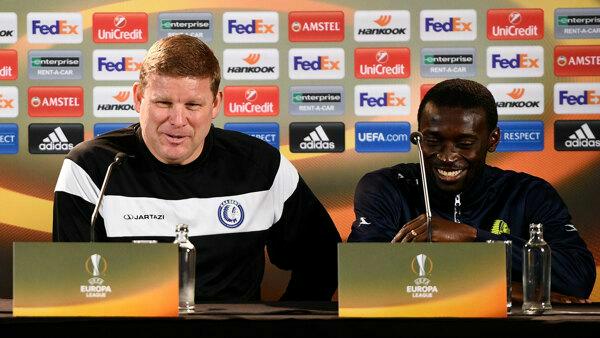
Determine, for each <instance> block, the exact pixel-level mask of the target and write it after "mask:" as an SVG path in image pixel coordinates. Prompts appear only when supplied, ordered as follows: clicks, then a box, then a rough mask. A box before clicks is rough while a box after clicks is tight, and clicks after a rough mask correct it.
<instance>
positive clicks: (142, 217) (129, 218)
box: [123, 214, 165, 221]
mask: <svg viewBox="0 0 600 338" xmlns="http://www.w3.org/2000/svg"><path fill="white" fill-rule="evenodd" d="M123 219H124V220H126V221H139V220H162V219H165V215H164V214H125V215H123Z"/></svg>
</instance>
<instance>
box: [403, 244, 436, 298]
mask: <svg viewBox="0 0 600 338" xmlns="http://www.w3.org/2000/svg"><path fill="white" fill-rule="evenodd" d="M410 268H411V270H412V272H414V274H415V275H417V279H415V281H414V283H415V285H408V286H406V292H407V293H409V294H411V295H412V297H413V298H432V297H433V295H434V294H435V293H437V292H438V289H437V286H435V285H429V284H430V283H431V280H430V279H429V278H427V276H430V275H431V272H432V271H433V261H432V260H431V258H429V257H428V256H427V255H425V254H418V255H416V256H415V257H414V258H413V259H412V262H411V263H410Z"/></svg>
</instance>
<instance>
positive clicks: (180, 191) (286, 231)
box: [52, 124, 341, 301]
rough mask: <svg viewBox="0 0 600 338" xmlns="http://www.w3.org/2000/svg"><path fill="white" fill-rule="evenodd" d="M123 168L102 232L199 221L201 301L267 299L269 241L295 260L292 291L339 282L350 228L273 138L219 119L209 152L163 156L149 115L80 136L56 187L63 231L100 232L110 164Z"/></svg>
mask: <svg viewBox="0 0 600 338" xmlns="http://www.w3.org/2000/svg"><path fill="white" fill-rule="evenodd" d="M118 152H123V153H126V154H128V155H133V156H134V158H130V159H128V160H127V161H126V162H125V163H123V164H122V165H121V166H119V167H117V168H115V171H113V174H112V177H111V179H110V183H109V184H108V187H107V189H106V196H105V198H104V200H103V202H102V207H101V209H100V217H99V218H98V222H97V224H96V231H95V237H96V239H97V240H98V241H109V242H113V241H114V242H129V241H132V240H133V239H156V240H158V241H159V242H172V241H173V239H174V236H175V225H176V224H178V223H185V224H188V225H189V235H190V239H191V241H192V243H193V244H194V246H195V247H196V252H197V253H196V256H197V257H196V301H249V300H250V301H253V300H259V299H260V285H261V281H262V277H263V272H264V265H265V258H264V248H265V246H266V247H267V251H268V254H269V258H270V260H271V262H272V263H273V264H275V265H276V266H278V267H279V268H282V269H286V270H292V277H291V280H290V282H289V284H288V287H287V290H286V292H285V294H284V295H283V297H282V300H329V299H331V296H332V295H333V293H334V291H335V289H336V286H337V285H336V284H337V268H336V251H337V243H338V242H340V241H341V239H340V236H339V234H338V232H337V230H336V228H335V225H334V224H333V222H332V220H331V218H330V217H329V215H328V213H327V211H326V210H325V208H324V207H323V206H322V205H321V203H320V202H319V201H318V200H317V198H316V197H315V196H314V194H313V193H312V192H311V190H310V189H309V188H308V186H307V185H306V183H305V182H304V180H303V179H302V178H301V177H300V176H299V174H298V171H297V170H296V168H294V166H293V165H292V164H291V163H290V162H289V161H288V160H287V159H286V158H285V157H283V156H282V155H281V154H280V153H279V152H278V151H277V150H276V149H275V148H273V147H271V146H270V145H268V144H267V143H265V142H263V141H261V140H258V139H256V138H253V137H251V136H247V135H244V134H241V133H237V132H232V131H226V130H222V129H218V128H215V127H211V130H210V132H209V134H208V136H207V137H206V140H205V143H204V149H203V151H202V154H201V155H200V156H199V157H198V158H197V159H196V160H195V161H193V162H192V163H190V164H187V165H168V164H164V163H162V162H160V161H158V160H157V159H156V158H155V157H154V156H153V155H152V154H151V153H150V151H149V150H148V148H147V147H146V145H145V144H144V142H143V140H142V137H141V130H140V126H139V124H135V125H132V126H130V127H128V128H125V129H121V130H117V131H114V132H110V133H107V134H104V135H102V136H100V137H98V138H96V139H93V140H90V141H87V142H83V143H81V144H79V145H78V146H76V147H75V148H74V149H73V150H72V151H71V152H70V153H69V154H68V155H67V157H66V159H65V161H64V163H63V166H62V169H61V172H60V175H59V178H58V182H57V184H56V188H55V195H54V224H53V234H52V236H53V240H54V241H67V242H84V241H89V239H90V218H91V214H92V211H93V209H94V205H95V203H96V202H97V201H98V195H99V191H100V187H101V185H102V180H103V179H104V175H105V174H106V170H107V168H108V165H109V164H110V163H111V162H112V161H113V160H114V157H115V155H116V154H117V153H118Z"/></svg>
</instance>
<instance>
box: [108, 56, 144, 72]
mask: <svg viewBox="0 0 600 338" xmlns="http://www.w3.org/2000/svg"><path fill="white" fill-rule="evenodd" d="M107 59H108V58H106V57H104V56H101V57H99V58H98V71H102V70H106V71H108V72H112V71H117V72H135V71H139V70H140V68H141V66H142V63H141V62H135V59H134V58H133V57H131V56H128V57H122V58H121V60H120V61H117V62H113V61H108V60H107Z"/></svg>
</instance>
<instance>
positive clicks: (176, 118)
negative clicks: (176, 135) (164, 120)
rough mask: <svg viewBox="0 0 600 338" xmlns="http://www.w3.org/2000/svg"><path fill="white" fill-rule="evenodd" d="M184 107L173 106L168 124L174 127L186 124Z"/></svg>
mask: <svg viewBox="0 0 600 338" xmlns="http://www.w3.org/2000/svg"><path fill="white" fill-rule="evenodd" d="M185 114H186V112H185V107H183V106H179V105H173V108H172V109H171V112H170V114H169V122H170V123H171V124H172V125H174V126H183V125H185V123H186V116H185Z"/></svg>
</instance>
